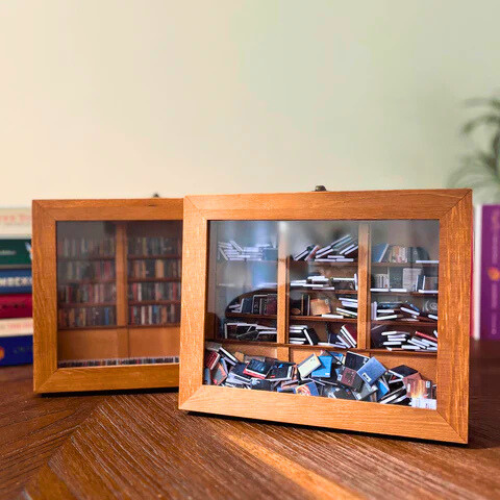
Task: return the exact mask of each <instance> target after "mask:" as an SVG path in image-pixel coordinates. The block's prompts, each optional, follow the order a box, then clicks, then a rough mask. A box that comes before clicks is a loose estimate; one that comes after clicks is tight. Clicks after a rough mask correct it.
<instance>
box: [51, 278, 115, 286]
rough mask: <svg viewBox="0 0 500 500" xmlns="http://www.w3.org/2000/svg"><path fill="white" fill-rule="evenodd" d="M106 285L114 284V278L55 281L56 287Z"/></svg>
mask: <svg viewBox="0 0 500 500" xmlns="http://www.w3.org/2000/svg"><path fill="white" fill-rule="evenodd" d="M108 283H116V278H106V279H99V278H96V279H85V278H84V279H81V280H63V279H61V280H57V285H58V286H60V285H101V284H102V285H105V284H108Z"/></svg>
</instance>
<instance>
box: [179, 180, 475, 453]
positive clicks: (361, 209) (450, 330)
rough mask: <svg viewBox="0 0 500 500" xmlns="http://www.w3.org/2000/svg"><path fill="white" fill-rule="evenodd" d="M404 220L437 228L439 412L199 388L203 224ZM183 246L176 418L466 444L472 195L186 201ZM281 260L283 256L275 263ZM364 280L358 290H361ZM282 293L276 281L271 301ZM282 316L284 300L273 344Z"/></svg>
mask: <svg viewBox="0 0 500 500" xmlns="http://www.w3.org/2000/svg"><path fill="white" fill-rule="evenodd" d="M406 219H434V220H439V223H440V249H439V255H440V266H439V283H440V285H439V287H440V295H439V304H440V305H439V325H438V329H439V340H438V343H439V347H438V353H437V358H436V363H437V379H436V382H437V385H438V403H437V410H436V411H433V410H424V409H416V408H411V407H406V406H398V405H392V406H391V405H381V404H376V403H359V402H357V401H339V400H330V399H328V398H311V397H303V396H299V395H293V394H279V393H273V392H265V391H244V390H234V389H232V388H225V387H217V386H206V385H203V356H204V335H205V323H206V320H207V314H206V313H207V308H206V304H207V263H208V223H209V221H212V220H214V221H215V220H353V221H356V220H406ZM183 238H184V239H183V262H184V265H185V266H186V267H187V268H186V267H185V273H184V278H183V283H182V296H183V309H182V326H181V359H182V361H181V367H180V392H179V407H180V408H181V409H182V410H192V411H198V412H206V413H214V414H220V415H228V416H238V417H248V418H255V419H262V420H274V421H278V422H289V423H295V424H306V425H314V426H320V427H329V428H337V429H346V430H354V431H363V432H374V433H380V434H390V435H398V436H406V437H413V438H422V439H433V440H439V441H450V442H457V443H466V442H467V440H468V411H469V409H468V408H469V407H468V404H469V333H470V292H471V259H472V255H471V245H472V193H471V191H470V190H465V189H464V190H408V191H367V192H339V193H335V192H314V193H290V194H255V195H254V194H247V195H224V196H188V197H186V198H185V200H184V236H183ZM282 258H283V256H280V262H281V260H282ZM279 265H280V264H278V266H279ZM278 273H279V271H278ZM363 280H364V281H366V284H365V285H363V284H362V283H361V281H363ZM367 280H368V276H367V275H365V276H361V275H360V288H361V287H362V286H365V287H368V284H367V283H368V282H367ZM281 286H282V283H280V280H279V278H278V294H279V291H280V287H281ZM360 293H361V290H360ZM281 296H282V297H283V294H281ZM285 314H286V303H285V300H280V299H278V338H279V335H280V316H281V317H283V316H284V315H285ZM360 314H362V313H361V312H360ZM366 314H368V311H367V312H366Z"/></svg>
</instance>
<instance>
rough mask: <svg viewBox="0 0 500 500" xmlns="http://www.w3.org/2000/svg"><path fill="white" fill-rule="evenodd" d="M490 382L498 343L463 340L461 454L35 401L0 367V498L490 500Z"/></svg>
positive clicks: (77, 399) (149, 400)
mask: <svg viewBox="0 0 500 500" xmlns="http://www.w3.org/2000/svg"><path fill="white" fill-rule="evenodd" d="M499 380H500V342H499V343H491V342H490V343H487V342H482V343H477V342H475V343H474V344H473V348H472V378H471V428H470V443H469V445H468V446H461V445H446V444H439V443H434V442H425V441H417V440H406V439H399V438H387V437H377V436H372V435H364V434H359V433H347V432H336V431H325V430H319V429H314V428H309V427H294V426H291V425H280V424H268V423H264V422H256V421H249V420H248V421H244V420H237V419H231V418H220V417H210V416H206V415H195V414H185V413H182V412H180V411H178V410H177V394H176V392H169V391H165V392H160V391H157V392H151V393H145V392H143V393H133V394H132V393H128V394H116V395H110V394H99V395H90V396H89V395H86V396H70V397H68V396H58V397H47V396H45V397H39V396H35V395H33V394H32V393H31V369H30V368H29V367H19V368H8V369H3V370H0V382H1V384H0V395H1V401H0V436H1V437H0V444H1V450H0V471H1V472H0V497H1V498H8V499H10V498H26V499H27V498H29V499H53V498H88V499H90V498H92V499H95V498H139V499H149V498H192V499H198V498H200V499H201V498H203V499H205V498H208V499H221V498H229V499H240V498H241V499H248V498H251V499H264V498H275V497H279V498H284V499H301V500H303V499H312V498H322V499H324V498H327V499H330V498H331V499H339V498H383V499H384V500H387V499H391V498H397V499H401V498H418V499H421V498H446V499H455V498H456V499H473V498H491V499H498V498H500V384H499ZM360 404H361V403H360Z"/></svg>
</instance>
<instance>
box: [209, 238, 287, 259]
mask: <svg viewBox="0 0 500 500" xmlns="http://www.w3.org/2000/svg"><path fill="white" fill-rule="evenodd" d="M218 248H219V255H220V256H221V257H222V258H223V259H224V260H248V261H252V260H257V261H260V260H276V261H277V260H278V249H277V248H276V247H273V246H272V245H271V244H269V243H264V244H258V245H255V246H251V247H242V246H240V245H238V243H236V241H234V240H231V241H229V242H224V241H219V244H218Z"/></svg>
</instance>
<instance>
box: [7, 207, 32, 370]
mask: <svg viewBox="0 0 500 500" xmlns="http://www.w3.org/2000/svg"><path fill="white" fill-rule="evenodd" d="M31 291H32V275H31V211H30V209H28V208H26V209H13V208H4V209H0V366H8V365H21V364H28V363H32V362H33V305H32V294H31Z"/></svg>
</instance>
